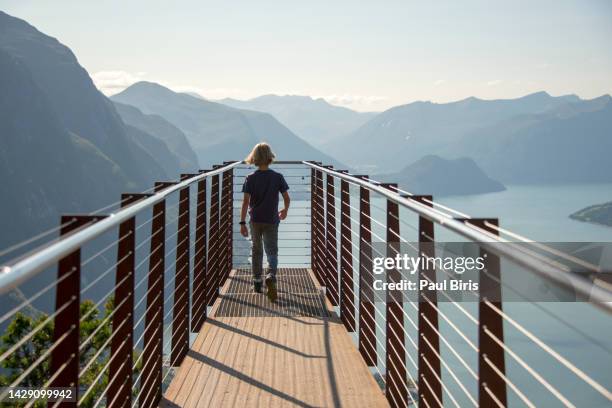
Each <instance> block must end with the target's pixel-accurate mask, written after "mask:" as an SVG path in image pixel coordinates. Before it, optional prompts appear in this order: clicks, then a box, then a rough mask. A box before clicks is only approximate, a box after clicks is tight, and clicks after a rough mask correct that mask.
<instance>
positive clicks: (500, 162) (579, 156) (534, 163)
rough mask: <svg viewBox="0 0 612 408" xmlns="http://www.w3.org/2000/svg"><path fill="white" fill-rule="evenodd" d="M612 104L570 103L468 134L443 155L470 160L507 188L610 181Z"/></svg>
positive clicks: (602, 101)
mask: <svg viewBox="0 0 612 408" xmlns="http://www.w3.org/2000/svg"><path fill="white" fill-rule="evenodd" d="M610 152H612V99H611V98H610V97H609V96H607V95H606V96H603V97H600V98H596V99H593V100H589V101H584V102H581V103H569V104H567V105H564V106H561V107H558V108H555V109H553V110H552V111H550V112H547V113H542V114H531V115H520V116H516V117H513V118H510V119H507V120H505V121H501V122H499V123H497V124H495V125H492V126H487V127H484V128H482V129H479V130H476V131H473V132H470V133H468V134H466V135H464V136H463V137H462V138H460V139H459V140H458V141H457V142H456V143H455V144H453V145H449V146H448V147H447V148H446V149H445V151H444V153H445V155H446V156H447V157H457V156H464V155H469V156H470V157H472V158H473V159H474V160H475V161H476V163H478V165H479V166H481V167H482V169H483V170H484V171H485V172H486V173H487V174H489V175H490V176H491V177H494V178H496V179H498V180H500V181H502V182H505V183H523V184H524V183H529V184H533V183H589V182H590V183H594V182H611V181H612V160H610Z"/></svg>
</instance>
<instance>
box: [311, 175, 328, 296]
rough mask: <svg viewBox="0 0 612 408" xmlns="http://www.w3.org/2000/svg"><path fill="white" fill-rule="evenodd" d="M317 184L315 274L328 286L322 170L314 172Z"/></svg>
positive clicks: (321, 282)
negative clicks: (325, 260)
mask: <svg viewBox="0 0 612 408" xmlns="http://www.w3.org/2000/svg"><path fill="white" fill-rule="evenodd" d="M314 174H315V182H314V191H315V201H314V202H312V203H311V211H312V216H313V217H314V222H313V225H314V228H315V240H314V241H313V242H312V246H313V254H314V258H315V259H314V262H315V274H316V275H317V279H318V280H319V284H321V285H322V286H327V283H326V281H327V280H326V275H325V271H326V266H325V264H324V259H326V256H325V227H324V225H325V221H324V217H325V209H324V208H323V203H324V202H323V172H322V171H321V170H314Z"/></svg>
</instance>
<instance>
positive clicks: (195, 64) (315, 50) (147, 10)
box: [0, 0, 612, 110]
mask: <svg viewBox="0 0 612 408" xmlns="http://www.w3.org/2000/svg"><path fill="white" fill-rule="evenodd" d="M430 3H435V4H433V5H432V4H430ZM0 8H1V9H2V10H3V11H5V12H7V13H9V14H12V15H14V16H17V17H20V18H23V19H25V20H27V21H28V22H30V23H31V24H33V25H34V26H36V27H37V28H39V29H40V30H41V31H43V32H45V33H47V34H49V35H52V36H54V37H57V38H58V39H59V40H60V41H61V42H63V43H64V44H66V45H68V46H69V47H70V48H72V50H73V51H74V52H75V54H76V55H77V57H78V59H79V61H80V62H81V64H82V65H83V66H84V67H85V68H86V69H87V70H88V71H89V73H90V74H91V75H92V77H94V79H95V80H96V83H97V84H98V85H99V87H100V88H101V89H102V90H103V91H104V92H106V93H109V94H110V93H115V92H117V91H119V90H121V89H122V88H123V87H125V86H127V85H129V84H130V83H132V82H134V81H137V80H139V79H144V80H150V81H156V82H160V83H162V84H165V85H167V86H170V87H171V88H174V89H176V90H181V91H195V92H199V93H201V94H202V95H203V96H205V97H208V98H212V99H218V98H223V97H235V98H241V99H244V98H249V97H254V96H257V95H261V94H266V93H277V94H305V95H312V96H322V97H325V98H326V99H328V100H329V101H331V102H333V103H337V104H342V105H345V106H348V107H352V108H354V109H357V110H383V109H386V108H388V107H391V106H394V105H398V104H403V103H407V102H411V101H415V100H432V101H436V102H445V101H452V100H457V99H462V98H465V97H467V96H471V95H474V96H477V97H481V98H508V97H516V96H521V95H524V94H527V93H530V92H535V91H540V90H546V91H548V92H550V93H551V94H553V95H559V94H567V93H575V94H578V95H580V96H582V97H587V98H590V97H595V96H599V95H601V94H605V93H612V45H611V43H612V1H607V0H594V1H590V0H576V1H563V0H560V1H522V0H521V1H517V0H514V1H503V2H502V1H499V2H496V1H437V2H425V1H419V2H417V1H407V0H401V1H385V0H381V1H377V2H374V1H370V2H365V1H359V0H353V1H317V0H310V1H287V0H283V1H265V0H260V1H253V0H250V1H234V2H223V1H214V2H212V1H203V0H182V1H168V0H128V1H118V0H107V1H83V0H53V1H40V0H38V1H33V0H3V1H2V3H1V5H0Z"/></svg>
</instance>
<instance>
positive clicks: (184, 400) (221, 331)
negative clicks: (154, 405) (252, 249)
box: [162, 271, 388, 407]
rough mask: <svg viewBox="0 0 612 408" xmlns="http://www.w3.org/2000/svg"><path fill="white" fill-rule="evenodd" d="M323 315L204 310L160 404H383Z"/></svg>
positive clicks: (336, 324) (333, 319)
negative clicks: (206, 316)
mask: <svg viewBox="0 0 612 408" xmlns="http://www.w3.org/2000/svg"><path fill="white" fill-rule="evenodd" d="M232 273H234V271H233V272H232ZM309 273H311V271H309ZM306 276H308V275H306ZM228 286H229V285H225V287H224V290H227V288H228ZM317 286H318V285H317ZM222 293H225V291H222ZM261 296H265V295H263V294H262V295H261ZM221 301H222V299H221V298H220V299H218V300H217V302H216V303H215V305H214V307H213V310H218V304H219V303H220V302H221ZM325 303H328V302H325ZM327 308H328V309H329V304H327ZM328 311H329V310H328ZM328 316H329V317H313V316H300V315H289V314H286V315H272V316H260V317H253V316H227V317H218V316H215V315H214V314H211V316H210V317H209V319H208V320H207V321H206V323H205V324H204V326H203V327H202V330H201V331H200V333H199V334H198V337H197V339H196V341H195V342H194V344H193V345H192V347H191V349H190V350H189V353H188V355H187V357H186V358H185V360H184V361H183V364H182V365H181V367H180V368H179V369H178V371H177V374H176V376H175V378H174V379H173V380H172V383H171V384H170V386H169V388H168V390H167V392H166V394H165V396H164V400H163V402H162V406H169V407H170V406H171V407H177V406H178V407H207V406H224V407H226V406H230V407H231V406H235V407H244V406H266V407H285V406H298V407H313V406H317V407H321V406H350V407H362V406H363V407H387V406H388V403H387V401H386V399H385V397H384V393H383V391H382V390H381V389H380V387H379V386H378V384H377V383H376V381H375V380H374V377H373V376H372V374H371V373H370V371H369V369H368V368H367V366H366V364H365V362H364V361H363V359H362V357H361V355H360V354H359V352H358V351H357V349H356V347H355V345H354V344H353V341H352V340H351V338H350V337H349V334H348V333H347V331H346V328H345V327H344V325H343V324H342V322H341V320H340V319H339V318H338V317H337V316H336V315H335V314H333V313H330V314H329V315H328Z"/></svg>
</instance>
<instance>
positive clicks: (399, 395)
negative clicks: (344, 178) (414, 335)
mask: <svg viewBox="0 0 612 408" xmlns="http://www.w3.org/2000/svg"><path fill="white" fill-rule="evenodd" d="M381 186H382V187H384V188H387V189H389V190H391V191H394V192H397V184H394V183H384V184H381ZM399 234H400V227H399V206H398V205H397V203H395V202H393V201H391V200H389V199H387V237H386V239H387V257H392V258H395V256H396V255H397V254H398V253H399V251H400V245H399ZM400 280H401V275H400V273H399V271H398V270H396V269H393V270H389V271H388V272H387V282H399V281H400ZM403 307H404V304H403V299H402V293H401V292H400V291H397V290H394V291H390V290H387V315H386V338H387V342H386V350H387V353H386V354H387V355H386V368H387V376H386V377H387V379H386V380H387V381H386V389H385V394H386V396H387V401H388V402H389V405H391V406H392V407H394V408H395V407H405V406H407V405H408V384H407V372H406V351H405V345H404V342H405V339H404V315H403ZM391 353H393V354H391Z"/></svg>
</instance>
